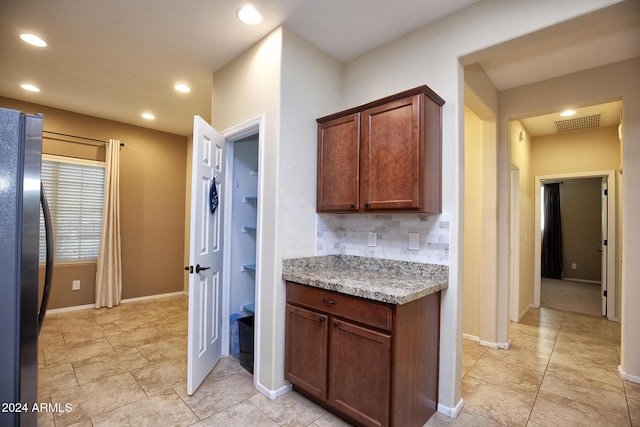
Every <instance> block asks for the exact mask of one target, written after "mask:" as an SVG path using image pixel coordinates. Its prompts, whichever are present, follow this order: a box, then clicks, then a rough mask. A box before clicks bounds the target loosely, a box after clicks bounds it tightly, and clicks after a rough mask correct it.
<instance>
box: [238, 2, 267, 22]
mask: <svg viewBox="0 0 640 427" xmlns="http://www.w3.org/2000/svg"><path fill="white" fill-rule="evenodd" d="M238 19H239V20H241V21H242V22H244V23H245V24H248V25H256V24H259V23H260V22H262V15H260V12H258V11H257V10H256V8H255V7H253V6H251V5H246V6H242V7H241V8H240V9H238Z"/></svg>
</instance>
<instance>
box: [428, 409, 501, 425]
mask: <svg viewBox="0 0 640 427" xmlns="http://www.w3.org/2000/svg"><path fill="white" fill-rule="evenodd" d="M502 425H503V424H500V423H498V422H496V421H494V420H492V419H490V418H487V417H484V416H482V415H480V414H478V413H476V412H473V411H471V410H469V409H467V408H463V409H462V411H461V412H460V414H458V417H457V418H449V417H448V416H446V415H444V414H441V413H439V412H436V413H435V414H433V416H432V417H431V418H429V421H427V423H426V424H425V425H424V427H447V426H459V427H497V426H502Z"/></svg>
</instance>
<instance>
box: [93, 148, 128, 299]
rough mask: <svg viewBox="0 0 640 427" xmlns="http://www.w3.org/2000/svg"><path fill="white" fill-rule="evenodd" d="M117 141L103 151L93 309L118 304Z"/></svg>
mask: <svg viewBox="0 0 640 427" xmlns="http://www.w3.org/2000/svg"><path fill="white" fill-rule="evenodd" d="M119 174H120V141H116V140H113V139H110V140H109V143H108V144H107V147H106V156H105V175H104V206H103V208H102V232H101V233H100V250H99V253H98V269H97V272H96V308H100V307H113V306H114V305H119V304H120V296H121V294H122V259H121V250H120V179H119Z"/></svg>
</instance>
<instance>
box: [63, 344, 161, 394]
mask: <svg viewBox="0 0 640 427" xmlns="http://www.w3.org/2000/svg"><path fill="white" fill-rule="evenodd" d="M148 364H149V362H148V361H147V359H145V358H144V357H143V356H142V355H141V354H140V352H138V350H137V349H135V348H127V347H125V348H122V349H118V350H115V351H112V352H109V353H105V354H100V355H97V356H94V357H92V358H90V359H86V360H83V361H80V362H75V363H73V367H74V370H75V373H76V377H77V378H78V383H79V384H80V385H83V384H87V383H90V382H94V381H97V380H100V379H102V378H105V377H110V376H112V375H116V374H122V373H125V372H129V371H131V370H133V369H136V368H141V367H143V366H146V365H148Z"/></svg>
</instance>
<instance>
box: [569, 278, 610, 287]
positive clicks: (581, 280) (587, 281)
mask: <svg viewBox="0 0 640 427" xmlns="http://www.w3.org/2000/svg"><path fill="white" fill-rule="evenodd" d="M562 280H566V281H568V282H584V283H594V284H596V285H600V284H601V283H602V281H601V280H586V279H573V278H571V277H563V278H562Z"/></svg>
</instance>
